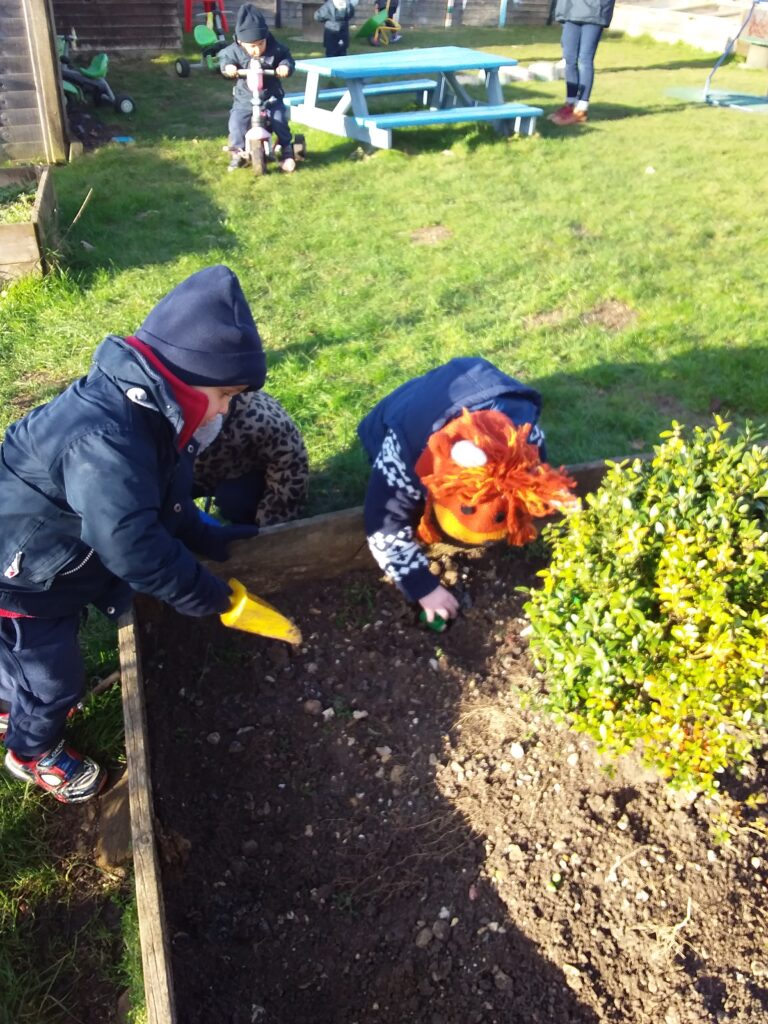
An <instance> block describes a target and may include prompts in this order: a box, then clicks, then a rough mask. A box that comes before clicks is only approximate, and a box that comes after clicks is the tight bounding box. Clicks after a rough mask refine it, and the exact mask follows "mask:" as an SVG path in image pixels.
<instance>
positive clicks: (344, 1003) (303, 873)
mask: <svg viewBox="0 0 768 1024" xmlns="http://www.w3.org/2000/svg"><path fill="white" fill-rule="evenodd" d="M447 568H448V570H449V571H452V572H454V573H455V574H456V576H457V578H458V584H457V586H458V589H459V590H460V592H461V594H462V599H463V602H464V605H465V611H464V613H463V615H462V617H461V618H460V620H459V621H458V622H457V623H456V624H455V625H454V626H453V627H452V628H451V629H450V630H448V631H447V632H445V633H442V634H435V633H432V632H429V631H426V630H424V629H423V628H422V627H419V626H417V625H416V624H415V622H414V616H413V611H412V609H411V608H408V607H406V606H405V605H404V603H403V602H402V599H401V598H400V597H399V595H398V594H397V593H396V592H395V591H394V590H393V588H391V587H389V586H385V585H383V584H382V583H381V582H380V581H379V580H378V579H377V576H376V574H375V573H361V574H356V575H354V576H350V577H348V578H345V579H343V580H339V581H336V582H333V583H327V584H306V585H304V586H302V588H301V590H300V591H297V592H293V593H287V594H284V595H282V596H281V597H277V598H273V600H274V603H275V604H276V605H277V606H278V607H280V608H281V609H282V610H284V611H286V612H287V613H290V614H292V615H293V616H294V617H295V618H296V619H297V620H298V621H299V622H300V624H301V626H302V628H303V631H304V638H305V639H304V643H303V645H302V646H301V647H300V648H298V649H289V648H287V647H286V646H284V645H281V644H278V643H276V642H271V641H262V640H259V639H255V638H249V637H247V636H244V635H240V634H235V633H232V632H228V631H226V630H225V629H224V628H223V627H220V626H219V625H218V624H217V623H210V622H200V623H198V622H195V623H190V621H189V620H186V621H185V620H183V619H181V618H180V617H178V616H176V615H175V614H174V613H173V612H171V611H170V610H169V609H167V608H163V607H161V606H159V605H155V604H151V605H146V606H144V607H143V609H142V627H141V644H142V648H143V651H144V666H145V669H144V670H145V675H146V689H147V699H148V714H149V732H150V742H151V751H152V754H151V762H152V767H153V775H154V779H155V785H156V800H155V803H156V807H155V809H156V813H157V820H158V827H159V830H160V834H161V837H162V841H161V844H160V845H161V851H162V860H163V877H164V895H165V903H166V910H167V917H168V923H169V931H170V939H171V947H172V958H173V972H174V978H175V988H176V998H177V1002H178V1012H179V1020H180V1021H183V1022H184V1024H198V1022H199V1024H202V1022H205V1024H208V1022H210V1021H211V1020H217V1021H221V1022H223V1024H253V1022H258V1024H342V1022H344V1024H353V1022H356V1024H380V1022H381V1021H388V1022H397V1024H411V1022H412V1024H480V1022H487V1024H493V1022H495V1024H511V1022H512V1021H518V1020H519V1021H525V1022H526V1024H550V1022H557V1024H568V1022H570V1024H602V1022H615V1024H619V1022H621V1024H626V1022H628V1021H632V1022H633V1024H708V1022H712V1024H715V1022H716V1021H723V1020H727V1021H729V1022H732V1024H756V1022H757V1021H758V1020H760V1019H762V1018H763V1017H764V1016H765V1014H766V1012H768V927H767V926H766V920H765V915H764V911H763V908H762V906H761V903H762V892H763V890H764V886H765V882H766V877H768V872H767V871H766V868H767V867H768V859H767V858H766V856H765V849H764V837H763V836H762V835H760V834H759V833H758V831H756V830H754V828H753V825H752V823H751V822H750V821H748V820H747V819H746V818H745V819H743V820H742V821H741V823H740V824H739V827H737V828H734V829H733V834H732V835H731V836H730V842H728V843H725V844H724V843H718V842H716V841H715V839H714V838H713V835H712V833H711V831H710V813H711V808H707V807H704V806H702V805H700V802H699V801H696V802H693V803H692V804H691V803H690V802H688V803H686V802H685V801H683V800H680V799H675V798H674V796H673V795H672V794H670V792H669V791H668V790H667V789H666V788H665V787H664V786H663V785H662V783H661V782H660V781H659V780H658V779H657V778H655V777H654V776H652V775H650V774H648V773H647V772H645V771H643V770H642V769H641V768H640V767H639V765H638V764H637V762H636V761H635V760H633V759H630V758H628V759H626V760H625V761H624V762H623V763H621V764H619V765H617V766H615V768H614V770H613V771H612V773H610V774H609V773H607V772H606V770H605V766H604V765H602V763H601V761H600V758H599V757H598V756H597V755H596V753H595V749H594V747H593V745H592V743H591V742H590V741H588V740H587V739H586V738H584V737H581V736H579V735H577V734H575V733H573V732H570V731H569V730H567V729H565V728H558V727H557V726H556V725H555V724H554V723H553V721H552V720H551V719H550V718H549V717H548V716H547V715H546V714H545V713H544V711H543V707H542V702H543V697H544V693H545V682H544V680H543V679H542V678H541V676H540V675H539V674H537V672H536V671H535V670H534V669H533V667H532V665H531V661H530V658H529V654H528V649H527V640H526V636H525V626H526V620H525V617H524V615H523V614H522V612H521V605H522V600H523V597H522V595H521V594H520V592H519V590H518V588H519V587H520V586H521V585H524V584H528V583H530V582H531V581H532V580H533V579H534V577H533V575H532V574H533V570H534V569H535V565H531V564H528V563H526V562H524V561H520V560H517V559H515V558H514V557H512V556H511V555H510V554H509V553H508V552H506V550H503V551H495V552H491V553H486V554H484V555H483V557H482V558H481V559H479V560H475V561H473V562H471V563H464V562H461V561H460V562H457V563H456V564H454V565H449V566H448V567H447ZM767 767H768V765H766V763H765V762H764V761H763V762H761V763H760V770H759V771H758V772H757V773H756V776H755V778H754V779H753V780H752V782H751V784H752V785H754V786H755V787H757V788H759V787H760V786H761V785H762V786H763V787H764V785H765V782H766V768H767Z"/></svg>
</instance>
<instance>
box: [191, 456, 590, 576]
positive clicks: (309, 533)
mask: <svg viewBox="0 0 768 1024" xmlns="http://www.w3.org/2000/svg"><path fill="white" fill-rule="evenodd" d="M569 472H570V473H571V475H572V476H573V477H574V478H575V479H576V481H577V483H578V488H577V493H578V494H579V495H580V496H583V495H584V494H587V493H588V492H589V491H594V490H596V489H597V487H598V485H599V483H600V481H601V480H602V478H603V474H604V473H605V463H604V462H585V463H581V464H579V465H576V466H571V467H569ZM446 550H451V546H450V545H448V544H441V545H439V552H438V553H442V552H444V551H446ZM453 550H460V549H458V548H454V549H453ZM230 551H231V553H232V554H231V557H230V559H229V561H228V562H226V563H223V564H222V563H217V562H211V563H209V565H208V568H209V569H211V571H212V572H214V573H215V574H216V575H217V576H220V577H221V578H222V579H228V578H229V577H230V576H234V577H235V578H236V579H239V580H240V581H241V582H242V583H244V584H245V585H246V586H247V587H249V588H250V589H251V590H253V592H254V593H256V594H269V593H276V592H278V591H280V590H284V589H285V588H286V587H289V586H292V585H293V584H295V583H299V582H301V580H304V579H330V578H331V577H333V576H340V575H342V574H344V573H346V572H350V571H352V570H353V569H365V568H368V569H370V568H373V567H374V566H375V563H374V561H373V558H372V557H371V554H370V552H369V550H368V545H367V543H366V540H365V530H364V528H363V509H362V507H360V508H350V509H345V510H344V511H343V512H330V513H327V514H326V515H320V516H315V517H313V518H312V519H302V520H300V521H299V522H297V523H285V524H283V525H281V526H271V527H268V528H267V529H265V530H262V532H261V534H260V535H259V536H258V537H255V538H254V539H253V540H248V541H238V542H237V543H236V544H233V545H232V546H231V548H230Z"/></svg>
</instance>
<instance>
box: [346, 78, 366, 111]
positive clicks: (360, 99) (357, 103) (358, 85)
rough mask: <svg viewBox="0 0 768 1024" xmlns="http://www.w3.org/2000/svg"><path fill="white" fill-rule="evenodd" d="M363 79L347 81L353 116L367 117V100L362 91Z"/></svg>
mask: <svg viewBox="0 0 768 1024" xmlns="http://www.w3.org/2000/svg"><path fill="white" fill-rule="evenodd" d="M363 84H364V79H362V78H360V79H353V80H352V81H351V82H350V83H349V94H350V96H351V97H352V113H353V114H354V115H355V117H368V113H369V111H368V101H367V100H366V98H365V93H364V92H363Z"/></svg>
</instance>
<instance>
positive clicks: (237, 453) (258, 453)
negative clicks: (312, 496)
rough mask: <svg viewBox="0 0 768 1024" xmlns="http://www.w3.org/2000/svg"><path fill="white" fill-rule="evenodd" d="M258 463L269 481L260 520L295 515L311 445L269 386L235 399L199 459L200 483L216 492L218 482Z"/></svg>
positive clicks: (270, 522) (306, 480)
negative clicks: (307, 446)
mask: <svg viewBox="0 0 768 1024" xmlns="http://www.w3.org/2000/svg"><path fill="white" fill-rule="evenodd" d="M253 469H259V470H261V472H262V473H263V474H264V483H265V487H264V495H263V497H262V499H261V501H260V502H259V507H258V510H257V513H256V519H255V522H256V524H257V525H258V526H271V525H273V524H274V523H284V522H287V521H289V520H291V519H296V518H297V516H298V515H299V514H300V512H301V509H302V506H303V504H304V501H305V499H306V496H307V486H308V483H309V459H308V457H307V449H306V445H305V444H304V439H303V438H302V436H301V432H300V431H299V428H298V427H297V426H296V424H295V423H294V421H293V420H292V419H291V417H290V416H289V415H288V413H287V412H286V411H285V409H284V408H283V406H282V405H281V404H280V403H279V402H278V401H277V399H276V398H273V397H272V395H269V394H267V393H266V392H265V391H248V392H245V393H243V394H241V395H236V396H235V397H234V398H233V399H232V401H231V402H230V406H229V412H228V413H227V415H226V417H225V418H224V423H223V426H222V428H221V431H220V433H219V435H218V437H216V439H215V440H214V441H213V442H212V444H210V445H209V446H208V447H207V448H206V449H205V450H204V451H202V452H201V453H200V455H199V456H198V458H197V459H196V461H195V483H196V485H198V486H199V487H201V488H202V489H204V490H206V491H208V492H209V493H212V492H213V489H214V488H215V486H216V484H217V482H219V481H221V480H225V479H232V478H236V477H239V476H241V475H242V474H244V473H248V472H250V471H251V470H253Z"/></svg>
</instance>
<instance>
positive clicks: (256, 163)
mask: <svg viewBox="0 0 768 1024" xmlns="http://www.w3.org/2000/svg"><path fill="white" fill-rule="evenodd" d="M251 163H252V165H253V173H254V174H255V175H256V177H257V178H260V177H261V176H262V174H266V173H267V154H266V153H265V152H264V146H263V145H262V144H261V143H260V142H259V143H258V144H257V145H255V146H253V147H252V148H251Z"/></svg>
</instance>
